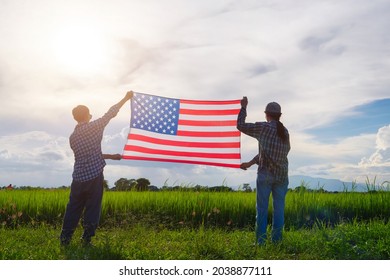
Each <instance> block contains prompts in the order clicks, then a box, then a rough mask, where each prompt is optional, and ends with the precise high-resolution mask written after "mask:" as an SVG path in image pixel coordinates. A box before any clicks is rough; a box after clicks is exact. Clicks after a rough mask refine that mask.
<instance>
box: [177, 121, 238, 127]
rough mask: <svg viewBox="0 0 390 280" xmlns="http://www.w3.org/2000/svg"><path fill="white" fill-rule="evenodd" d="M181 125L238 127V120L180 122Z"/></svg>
mask: <svg viewBox="0 0 390 280" xmlns="http://www.w3.org/2000/svg"><path fill="white" fill-rule="evenodd" d="M179 125H191V126H236V125H237V120H231V121H191V120H179Z"/></svg>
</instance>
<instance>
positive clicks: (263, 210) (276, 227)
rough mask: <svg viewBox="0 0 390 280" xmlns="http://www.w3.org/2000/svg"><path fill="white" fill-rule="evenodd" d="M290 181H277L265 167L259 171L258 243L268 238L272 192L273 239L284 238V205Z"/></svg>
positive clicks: (257, 190) (257, 205)
mask: <svg viewBox="0 0 390 280" xmlns="http://www.w3.org/2000/svg"><path fill="white" fill-rule="evenodd" d="M288 183H289V182H288V178H286V180H284V181H283V182H280V181H277V180H275V178H274V176H273V175H272V174H271V173H269V172H268V171H267V170H265V169H261V170H259V171H258V173H257V182H256V184H257V186H256V211H257V213H256V241H257V243H258V244H263V243H264V242H265V240H266V239H267V219H268V203H269V197H270V194H271V192H272V200H273V220H272V241H273V242H276V241H280V240H281V239H282V230H283V226H284V206H285V198H286V194H287V187H288Z"/></svg>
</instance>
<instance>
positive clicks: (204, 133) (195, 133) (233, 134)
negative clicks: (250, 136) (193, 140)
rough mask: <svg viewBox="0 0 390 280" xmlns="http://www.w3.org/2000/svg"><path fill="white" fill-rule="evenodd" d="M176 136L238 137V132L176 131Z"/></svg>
mask: <svg viewBox="0 0 390 280" xmlns="http://www.w3.org/2000/svg"><path fill="white" fill-rule="evenodd" d="M177 136H189V137H238V136H240V131H238V130H237V131H184V130H178V131H177Z"/></svg>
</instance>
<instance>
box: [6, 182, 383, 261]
mask: <svg viewBox="0 0 390 280" xmlns="http://www.w3.org/2000/svg"><path fill="white" fill-rule="evenodd" d="M68 196H69V190H57V189H56V190H54V189H53V190H30V191H26V190H12V191H5V190H2V191H0V234H1V239H0V259H35V260H36V259H138V260H140V259H186V260H194V259H221V260H222V259H318V260H319V259H390V235H389V234H388V233H389V232H390V224H389V223H388V220H389V216H390V215H389V214H390V192H384V191H379V192H369V193H357V192H345V193H337V194H334V193H321V192H289V193H288V194H287V197H286V211H285V217H286V219H285V220H286V226H285V233H284V239H283V241H282V242H281V243H279V244H272V243H270V242H269V243H267V244H266V245H265V246H263V247H258V246H254V245H253V244H254V221H255V215H256V213H255V193H245V192H225V193H224V192H188V191H183V192H172V191H170V192H168V191H167V192H105V194H104V199H103V209H102V216H101V224H100V227H99V229H98V231H97V236H96V237H95V238H94V240H93V242H94V247H91V248H84V247H82V246H81V244H80V242H79V240H78V238H79V236H80V235H81V230H82V229H81V227H79V228H78V230H77V232H76V234H75V238H74V240H73V241H72V244H71V246H70V247H68V248H62V247H60V246H59V240H58V236H59V233H60V229H61V223H62V218H63V215H64V211H65V206H66V203H67V201H68ZM270 218H271V216H270Z"/></svg>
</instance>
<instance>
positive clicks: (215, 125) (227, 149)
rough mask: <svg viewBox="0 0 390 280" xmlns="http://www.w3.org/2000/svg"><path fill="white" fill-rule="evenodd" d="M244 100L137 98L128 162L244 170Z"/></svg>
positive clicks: (126, 151)
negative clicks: (240, 114) (240, 118)
mask: <svg viewBox="0 0 390 280" xmlns="http://www.w3.org/2000/svg"><path fill="white" fill-rule="evenodd" d="M240 107H241V105H240V100H223V101H208V100H187V99H174V98H166V97H161V96H155V95H150V94H143V93H134V96H133V98H132V100H131V120H130V131H129V135H128V140H127V143H126V145H125V147H124V151H123V156H122V158H123V159H130V160H146V161H163V162H178V163H189V164H205V165H214V166H223V167H233V168H239V167H240V163H241V156H240V132H239V131H238V130H237V128H236V124H237V114H238V112H239V111H240Z"/></svg>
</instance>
